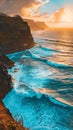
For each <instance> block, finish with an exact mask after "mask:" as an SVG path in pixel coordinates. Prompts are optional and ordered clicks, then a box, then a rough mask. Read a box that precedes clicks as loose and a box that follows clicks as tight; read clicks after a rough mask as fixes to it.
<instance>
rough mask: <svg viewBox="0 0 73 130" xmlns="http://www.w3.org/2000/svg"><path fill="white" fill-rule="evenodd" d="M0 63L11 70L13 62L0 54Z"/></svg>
mask: <svg viewBox="0 0 73 130" xmlns="http://www.w3.org/2000/svg"><path fill="white" fill-rule="evenodd" d="M0 63H3V64H4V65H5V66H6V67H7V68H11V67H12V66H13V65H14V62H13V61H11V60H10V59H9V58H8V57H7V56H5V55H4V54H0Z"/></svg>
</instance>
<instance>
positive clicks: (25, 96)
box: [3, 31, 73, 130]
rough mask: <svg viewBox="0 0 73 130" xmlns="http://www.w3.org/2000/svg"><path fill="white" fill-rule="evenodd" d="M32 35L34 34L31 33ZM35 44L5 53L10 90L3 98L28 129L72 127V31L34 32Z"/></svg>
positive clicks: (15, 116) (57, 129) (16, 117)
mask: <svg viewBox="0 0 73 130" xmlns="http://www.w3.org/2000/svg"><path fill="white" fill-rule="evenodd" d="M35 36H36V37H35ZM34 37H35V41H36V42H37V44H36V46H35V47H33V48H31V49H29V50H25V51H22V52H17V53H14V54H10V55H8V56H9V58H11V59H12V60H13V61H15V66H14V67H13V68H12V69H10V70H8V71H9V74H11V76H12V81H13V83H12V85H13V88H14V89H13V90H12V91H11V92H10V93H9V94H8V95H7V96H6V97H5V99H4V100H3V102H4V104H5V106H6V107H7V108H8V109H9V110H10V112H11V114H12V116H13V117H14V118H15V119H16V120H17V121H20V120H21V121H22V123H23V125H24V126H26V127H28V128H30V130H72V128H73V43H72V42H73V37H72V32H70V31H69V32H67V31H66V32H65V31H64V32H62V31H49V32H47V31H46V32H45V33H44V32H42V31H41V32H40V33H39V34H38V33H36V32H34Z"/></svg>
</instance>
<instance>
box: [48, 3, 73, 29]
mask: <svg viewBox="0 0 73 130" xmlns="http://www.w3.org/2000/svg"><path fill="white" fill-rule="evenodd" d="M47 25H50V26H51V27H67V28H69V27H70V28H71V27H73V5H65V6H64V7H63V8H61V9H59V10H58V11H56V12H55V13H54V14H53V15H51V16H50V17H49V19H48V23H47Z"/></svg>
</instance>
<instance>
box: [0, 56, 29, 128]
mask: <svg viewBox="0 0 73 130" xmlns="http://www.w3.org/2000/svg"><path fill="white" fill-rule="evenodd" d="M13 65H14V63H13V61H11V60H10V59H9V58H8V57H6V56H5V55H4V54H1V55H0V130H27V129H26V128H23V126H22V125H21V123H20V122H19V123H17V122H16V121H14V119H13V118H12V116H11V114H10V112H9V111H8V110H7V109H6V108H5V106H4V104H3V103H2V99H3V98H4V97H5V96H6V94H7V93H8V92H9V91H10V90H11V88H12V87H11V76H10V75H9V74H8V71H7V68H10V67H12V66H13Z"/></svg>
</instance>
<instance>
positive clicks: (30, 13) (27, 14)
mask: <svg viewBox="0 0 73 130" xmlns="http://www.w3.org/2000/svg"><path fill="white" fill-rule="evenodd" d="M48 2H49V0H46V1H45V2H42V0H37V2H36V3H32V4H31V5H30V7H23V8H22V9H21V15H22V17H24V18H27V19H34V20H37V21H41V19H42V18H43V16H44V17H46V16H47V14H46V13H41V14H39V13H38V11H39V9H40V8H41V7H42V6H43V5H45V4H47V3H48ZM44 14H45V15H44ZM38 18H40V19H38Z"/></svg>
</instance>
